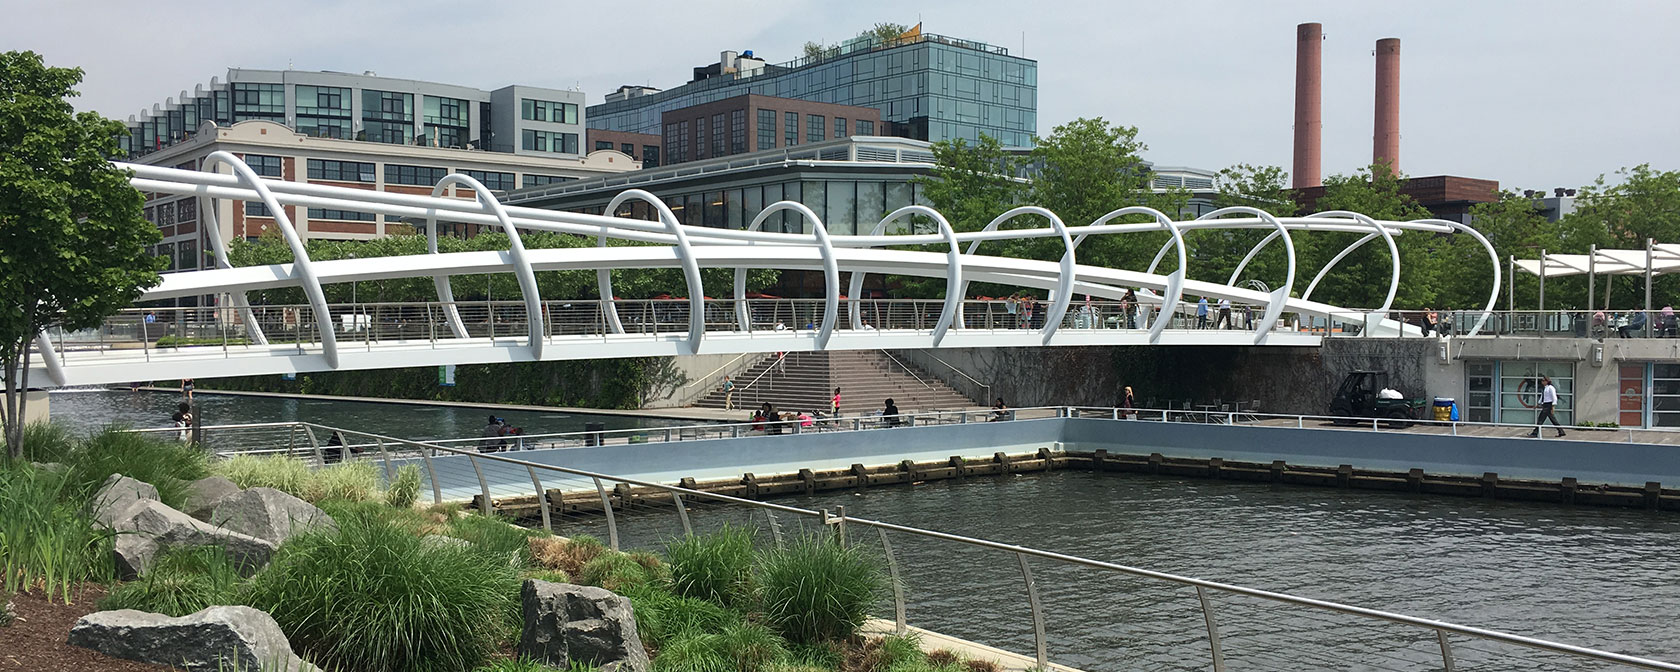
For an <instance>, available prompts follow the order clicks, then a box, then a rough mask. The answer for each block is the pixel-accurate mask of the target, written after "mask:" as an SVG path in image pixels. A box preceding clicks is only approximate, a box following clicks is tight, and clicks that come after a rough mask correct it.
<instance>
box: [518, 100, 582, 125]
mask: <svg viewBox="0 0 1680 672" xmlns="http://www.w3.org/2000/svg"><path fill="white" fill-rule="evenodd" d="M519 118H521V119H524V120H526V121H551V122H554V123H557V124H575V123H578V106H577V104H576V103H556V102H551V101H547V100H532V99H530V98H521V99H519Z"/></svg>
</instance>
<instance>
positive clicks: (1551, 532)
mask: <svg viewBox="0 0 1680 672" xmlns="http://www.w3.org/2000/svg"><path fill="white" fill-rule="evenodd" d="M775 501H776V503H780V504H788V505H791V506H799V507H803V508H818V509H820V508H829V509H830V510H833V509H834V507H836V506H844V507H846V513H847V515H849V516H854V517H861V518H871V519H876V520H882V521H887V522H893V523H898V524H901V525H908V526H914V527H923V528H927V529H933V530H938V531H941V532H949V533H954V534H960V535H965V536H974V537H981V538H986V539H990V540H994V541H1001V542H1006V543H1012V544H1019V545H1022V546H1027V547H1032V548H1038V549H1044V550H1051V551H1056V552H1061V553H1066V554H1069V555H1076V556H1080V557H1085V558H1092V559H1098V560H1103V561H1107V562H1113V563H1117V564H1122V565H1129V566H1132V567H1138V568H1144V569H1150V570H1156V571H1162V572H1169V573H1174V574H1179V575H1182V576H1190V577H1195V578H1201V579H1208V580H1213V581H1220V582H1225V583H1233V584H1238V585H1243V586H1248V587H1253V588H1260V589H1264V590H1270V591H1276V592H1283V593H1289V594H1292V595H1297V596H1302V597H1309V598H1316V599H1320V600H1327V601H1333V602H1340V603H1344V604H1349V605H1354V606H1363V607H1369V608H1374V609H1379V610H1383V611H1390V612H1397V613H1402V614H1407V615H1411V616H1420V617H1425V618H1432V619H1438V620H1443V621H1449V622H1453V623H1458V624H1463V625H1471V626H1476V627H1482V628H1488V629H1494V630H1502V631H1506V632H1510V633H1515V634H1520V635H1526V636H1530V637H1536V638H1540V639H1549V640H1553V641H1557V642H1562V643H1567V644H1575V645H1580V646H1587V647H1593V648H1601V649H1605V650H1609V651H1615V652H1620V653H1627V654H1632V655H1639V656H1645V657H1652V658H1657V659H1660V660H1669V661H1673V660H1680V619H1677V613H1676V612H1677V611H1680V582H1677V581H1676V580H1675V577H1676V574H1677V573H1680V555H1677V553H1676V551H1677V549H1680V517H1676V516H1674V515H1673V514H1671V513H1663V514H1656V513H1650V512H1640V511H1622V510H1612V509H1600V508H1586V507H1581V508H1567V507H1560V506H1554V505H1545V504H1523V503H1510V502H1503V501H1497V500H1481V499H1457V498H1442V497H1424V496H1411V495H1401V494H1384V493H1372V492H1362V491H1347V490H1333V489H1321V488H1306V487H1300V486H1272V485H1254V484H1237V483H1223V482H1216V481H1205V480H1180V479H1175V478H1166V477H1152V476H1141V475H1120V474H1101V475H1099V474H1093V473H1089V472H1078V471H1068V472H1057V473H1051V474H1042V475H1026V476H1008V477H985V478H978V479H972V480H968V481H965V482H956V481H939V482H933V483H927V484H923V485H917V486H894V487H885V488H875V489H869V490H862V491H857V492H852V493H841V494H834V493H828V494H823V495H817V496H809V497H804V496H802V497H790V498H778V499H776V500H775ZM690 515H691V517H692V518H693V520H694V524H695V525H696V526H697V527H702V528H709V527H712V526H716V525H719V524H722V522H723V521H724V520H734V521H736V522H741V521H743V520H747V519H748V518H749V516H748V515H747V514H745V513H743V512H741V511H740V510H738V509H734V508H730V507H721V506H715V505H713V506H702V507H696V508H695V509H694V510H693V511H692V512H691V514H690ZM619 521H620V525H621V528H622V530H621V532H622V534H623V541H624V544H625V546H626V547H642V548H655V549H658V548H662V547H663V544H664V541H665V540H667V539H669V538H670V536H671V535H674V534H677V533H678V532H680V529H681V528H680V526H679V524H678V522H677V521H676V518H675V516H674V514H673V513H672V511H671V510H670V509H668V508H666V509H661V510H652V511H641V512H637V511H630V512H621V514H620V516H619ZM750 522H751V523H752V524H755V525H757V526H758V527H759V528H761V529H767V528H768V525H767V522H768V521H767V520H766V519H765V518H764V516H763V514H762V513H759V514H756V515H754V516H751V521H750ZM778 522H779V524H780V525H781V526H782V527H783V528H784V532H789V533H791V532H793V531H794V530H795V529H796V527H797V526H799V525H800V523H798V522H797V521H794V520H790V517H789V516H779V518H778ZM818 526H820V525H813V524H810V523H806V524H804V527H805V528H807V529H809V528H812V527H818ZM563 527H565V528H567V529H562V530H560V532H562V533H566V532H568V531H570V532H572V533H576V532H580V531H581V532H588V533H591V534H596V535H599V536H601V537H602V538H603V539H605V538H606V535H605V531H604V529H603V528H602V526H601V524H600V521H599V520H598V519H580V520H575V521H568V522H566V523H565V524H564V525H563ZM763 536H765V537H766V539H765V541H766V542H768V533H767V532H766V533H764V535H763ZM849 537H850V538H851V539H852V540H853V541H854V542H855V543H861V544H864V545H866V546H868V547H869V548H871V549H874V551H875V552H877V553H878V552H880V550H881V545H880V542H879V539H878V537H877V535H876V533H875V532H874V531H872V530H868V529H861V528H859V527H857V526H853V527H851V528H850V530H849ZM890 542H891V544H892V547H893V550H894V551H895V553H896V555H897V557H898V559H899V561H900V565H901V569H902V571H903V573H904V583H905V585H906V589H907V598H908V605H909V606H908V612H909V613H908V615H909V622H910V623H911V624H912V625H916V626H919V627H924V628H928V629H930V630H933V631H936V632H943V633H946V634H950V635H954V636H959V637H964V638H967V639H971V640H975V641H979V642H983V643H987V644H991V645H994V646H1000V647H1003V648H1006V649H1008V650H1011V651H1015V652H1018V653H1023V654H1029V655H1030V654H1031V653H1032V652H1033V651H1034V643H1033V641H1034V640H1033V637H1032V631H1033V630H1032V621H1031V616H1030V614H1031V610H1030V606H1029V602H1028V599H1027V593H1026V590H1025V588H1024V587H1023V583H1022V580H1021V569H1020V564H1019V561H1018V560H1017V558H1016V557H1014V556H1013V554H1009V553H1005V552H1001V551H994V550H986V549H979V548H974V547H965V546H961V545H958V544H955V543H952V542H944V541H935V540H929V539H926V538H919V537H911V536H907V535H903V534H898V533H893V534H892V536H891V537H890ZM1030 567H1031V571H1032V574H1033V579H1034V580H1035V582H1036V584H1037V587H1038V591H1039V597H1040V600H1041V602H1042V606H1043V610H1044V613H1045V620H1046V631H1047V635H1048V640H1049V653H1050V658H1051V660H1052V661H1053V662H1057V663H1061V664H1064V665H1070V666H1073V667H1077V668H1081V669H1086V670H1103V671H1107V670H1207V669H1211V654H1210V651H1209V647H1208V643H1207V636H1206V632H1207V630H1206V625H1205V622H1204V621H1203V617H1202V611H1201V606H1200V603H1199V601H1198V598H1197V595H1196V591H1195V590H1194V589H1193V588H1189V587H1180V586H1175V585H1173V584H1167V583H1162V582H1158V581H1153V580H1147V579H1141V578H1136V577H1127V576H1120V575H1117V574H1114V573H1108V572H1103V571H1099V570H1095V569H1088V568H1079V567H1072V566H1068V565H1058V564H1056V563H1054V562H1052V561H1048V560H1039V559H1034V560H1031V561H1030ZM1209 598H1210V601H1211V605H1212V609H1213V611H1214V613H1215V616H1216V621H1217V623H1218V626H1219V628H1220V631H1221V635H1222V640H1223V641H1222V645H1223V651H1222V653H1223V655H1224V657H1225V660H1226V663H1227V668H1228V669H1231V670H1242V669H1259V670H1299V669H1333V670H1439V669H1441V668H1442V664H1441V654H1440V644H1439V642H1438V641H1437V640H1436V638H1435V635H1434V633H1433V632H1431V631H1426V630H1421V629H1418V628H1415V627H1411V626H1400V625H1391V624H1374V623H1373V622H1371V621H1366V620H1363V619H1359V618H1355V617H1351V616H1344V615H1339V614H1334V613H1329V612H1319V611H1309V610H1306V609H1303V608H1300V607H1295V606H1290V605H1284V604H1278V603H1274V602H1268V601H1263V600H1259V599H1256V598H1248V597H1238V596H1232V595H1229V594H1220V593H1217V592H1215V593H1210V595H1209ZM876 613H879V614H885V615H890V614H891V613H892V609H891V608H890V606H888V605H886V604H883V605H882V606H881V607H879V608H877V609H876ZM1449 641H1450V642H1451V644H1452V647H1453V654H1454V658H1455V662H1456V663H1457V666H1458V668H1457V669H1469V670H1560V671H1561V670H1583V669H1587V670H1590V669H1629V668H1619V667H1608V666H1601V665H1596V664H1592V663H1585V664H1583V663H1581V662H1579V661H1576V660H1570V659H1564V658H1561V657H1559V656H1557V655H1555V654H1547V653H1537V652H1530V651H1528V650H1526V649H1522V648H1518V647H1514V646H1510V645H1504V644H1496V643H1491V642H1486V641H1477V640H1472V639H1469V638H1466V637H1459V636H1454V637H1451V638H1450V640H1449Z"/></svg>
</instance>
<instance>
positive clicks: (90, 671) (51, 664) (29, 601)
mask: <svg viewBox="0 0 1680 672" xmlns="http://www.w3.org/2000/svg"><path fill="white" fill-rule="evenodd" d="M104 596H105V587H104V586H101V585H98V584H86V585H84V586H82V588H81V589H80V590H79V592H76V593H73V594H72V596H71V597H72V598H73V599H74V602H72V603H70V604H61V603H59V601H58V600H57V599H54V600H53V602H52V603H50V604H49V603H48V602H47V600H46V598H45V597H43V596H42V595H41V594H40V593H38V592H37V593H31V594H28V595H18V596H15V597H13V598H12V605H13V607H14V608H15V609H16V610H17V615H18V618H17V620H16V621H14V622H13V623H12V624H11V625H9V626H5V627H0V672H13V671H14V670H18V671H23V670H27V671H28V672H107V671H109V672H170V671H171V670H173V669H175V668H172V667H168V666H164V665H147V664H144V663H136V662H132V661H127V660H118V659H116V658H111V657H108V656H105V655H104V654H101V653H99V652H97V651H94V650H92V649H84V648H81V647H79V646H71V645H69V644H68V643H67V642H66V640H68V639H69V637H70V627H71V626H74V625H75V624H76V619H78V618H81V617H83V616H86V615H88V614H91V613H93V612H95V611H98V610H99V608H98V607H97V606H95V605H96V604H97V603H98V602H99V598H101V597H104ZM3 606H4V605H0V607H3Z"/></svg>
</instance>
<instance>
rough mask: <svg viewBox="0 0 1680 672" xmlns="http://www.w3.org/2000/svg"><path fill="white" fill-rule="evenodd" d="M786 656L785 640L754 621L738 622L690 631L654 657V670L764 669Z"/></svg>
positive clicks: (749, 671)
mask: <svg viewBox="0 0 1680 672" xmlns="http://www.w3.org/2000/svg"><path fill="white" fill-rule="evenodd" d="M787 659H788V648H787V644H786V642H784V641H782V638H781V637H779V636H777V635H776V633H774V632H771V631H770V629H769V628H766V627H764V626H763V625H759V624H757V623H748V622H742V621H737V622H735V623H730V624H728V625H725V626H724V627H723V628H722V629H720V630H716V631H711V632H707V631H703V630H689V631H686V632H684V633H683V634H682V635H681V636H679V637H677V638H675V639H673V640H672V641H671V642H670V643H668V644H667V645H666V646H665V648H663V649H661V650H660V652H659V657H658V658H655V659H654V663H653V669H654V670H655V672H763V671H765V670H768V669H769V668H770V667H771V666H772V665H776V664H779V663H782V662H784V661H786V660H787Z"/></svg>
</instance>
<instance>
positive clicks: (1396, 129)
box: [1371, 37, 1400, 174]
mask: <svg viewBox="0 0 1680 672" xmlns="http://www.w3.org/2000/svg"><path fill="white" fill-rule="evenodd" d="M1373 128H1374V132H1373V134H1372V142H1371V163H1374V164H1375V163H1382V162H1384V161H1387V162H1388V165H1389V170H1390V172H1391V173H1393V174H1398V173H1399V172H1400V38H1397V37H1389V38H1384V39H1381V40H1377V117H1376V124H1375V125H1374V126H1373Z"/></svg>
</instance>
